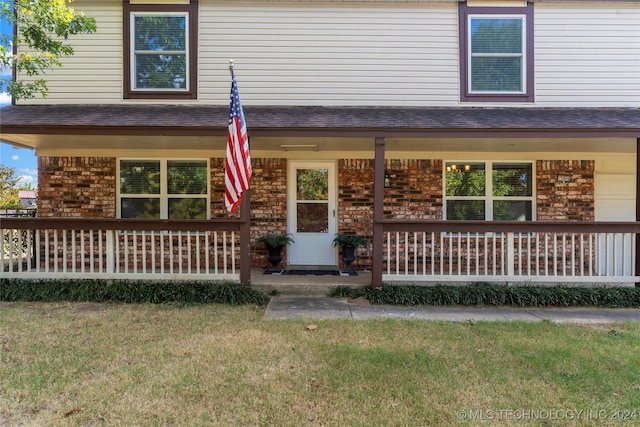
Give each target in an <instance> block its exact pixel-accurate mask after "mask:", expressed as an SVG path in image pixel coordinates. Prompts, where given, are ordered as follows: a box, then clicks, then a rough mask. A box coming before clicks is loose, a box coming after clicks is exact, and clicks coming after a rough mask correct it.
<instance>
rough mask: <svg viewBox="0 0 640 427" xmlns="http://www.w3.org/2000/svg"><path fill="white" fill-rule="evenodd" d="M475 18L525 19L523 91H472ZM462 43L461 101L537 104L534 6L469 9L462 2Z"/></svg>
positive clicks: (460, 28)
mask: <svg viewBox="0 0 640 427" xmlns="http://www.w3.org/2000/svg"><path fill="white" fill-rule="evenodd" d="M472 17H482V18H492V17H495V18H512V17H522V19H523V27H524V28H523V37H522V42H523V50H524V52H523V54H522V58H523V65H522V69H521V73H522V75H523V81H522V86H523V87H522V89H523V91H522V92H515V93H514V92H472V91H471V69H470V68H471V60H470V59H471V52H470V50H471V42H470V37H471V34H470V25H471V18H472ZM458 20H459V22H458V27H459V42H460V70H459V73H460V101H461V102H526V103H531V102H535V94H534V86H535V85H534V82H535V76H534V69H535V68H534V31H533V29H534V21H533V3H531V2H528V3H527V5H526V6H524V7H490V6H481V7H475V6H468V5H467V4H466V2H465V3H460V5H459V9H458Z"/></svg>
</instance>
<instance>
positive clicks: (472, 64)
mask: <svg viewBox="0 0 640 427" xmlns="http://www.w3.org/2000/svg"><path fill="white" fill-rule="evenodd" d="M459 19H460V24H459V25H460V64H461V70H460V78H461V81H460V88H461V93H460V99H461V101H468V102H474V101H477V102H533V101H534V95H533V83H534V81H533V5H532V4H531V3H529V4H528V5H527V6H526V7H469V6H467V5H466V4H461V5H460V17H459Z"/></svg>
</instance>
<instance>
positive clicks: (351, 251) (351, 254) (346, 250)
mask: <svg viewBox="0 0 640 427" xmlns="http://www.w3.org/2000/svg"><path fill="white" fill-rule="evenodd" d="M355 259H356V247H355V246H351V245H345V246H343V247H342V261H344V264H345V268H344V271H343V272H344V273H349V276H357V275H358V273H356V271H355V270H354V269H353V267H351V263H352V262H353V261H355Z"/></svg>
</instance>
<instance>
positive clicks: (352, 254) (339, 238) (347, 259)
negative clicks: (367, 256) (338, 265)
mask: <svg viewBox="0 0 640 427" xmlns="http://www.w3.org/2000/svg"><path fill="white" fill-rule="evenodd" d="M365 244H366V241H365V240H364V239H363V238H362V237H360V236H357V235H352V234H336V237H335V238H334V239H333V246H340V248H342V260H343V261H344V263H345V269H344V272H345V273H348V274H349V276H357V275H358V273H356V271H355V270H354V269H353V267H351V263H352V262H353V261H355V259H356V248H357V247H359V246H364V245H365Z"/></svg>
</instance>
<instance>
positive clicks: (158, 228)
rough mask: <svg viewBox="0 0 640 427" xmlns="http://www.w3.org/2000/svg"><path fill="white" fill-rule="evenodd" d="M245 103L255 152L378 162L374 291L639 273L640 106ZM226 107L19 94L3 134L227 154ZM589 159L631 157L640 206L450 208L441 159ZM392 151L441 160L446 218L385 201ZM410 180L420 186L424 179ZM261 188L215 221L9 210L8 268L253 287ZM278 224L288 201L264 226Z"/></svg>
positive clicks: (110, 152)
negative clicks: (482, 216)
mask: <svg viewBox="0 0 640 427" xmlns="http://www.w3.org/2000/svg"><path fill="white" fill-rule="evenodd" d="M245 114H246V118H247V122H248V126H249V135H250V136H251V152H252V157H253V158H254V159H256V158H258V159H283V162H282V163H286V162H288V161H292V160H298V161H300V160H309V159H322V160H333V161H339V159H365V160H367V162H370V163H367V165H369V164H370V165H372V166H373V171H371V172H370V173H369V172H368V171H367V173H368V175H367V179H369V177H370V181H366V185H367V187H368V186H370V187H371V188H372V191H371V198H370V200H371V203H369V202H368V201H367V202H366V203H365V204H364V205H363V207H362V208H361V211H362V210H367V214H366V218H364V219H361V218H356V220H357V221H356V220H354V221H353V223H357V224H359V225H360V226H362V228H366V229H368V230H371V231H370V234H368V235H367V243H368V244H367V246H366V247H365V248H360V249H359V252H358V255H359V256H366V257H367V258H368V259H370V261H368V265H369V266H370V268H367V270H368V271H367V273H366V274H367V275H368V274H370V276H364V277H370V280H369V283H370V284H371V285H372V286H374V287H380V286H382V285H383V284H384V283H399V282H402V283H407V282H413V283H424V282H438V283H446V282H472V281H486V282H499V283H538V282H544V283H573V284H594V283H600V284H602V283H623V284H627V285H629V284H634V283H638V282H640V272H639V269H640V262H638V258H639V256H640V255H639V254H640V250H638V239H637V235H638V232H640V225H639V224H640V223H638V219H639V218H640V207H639V203H638V201H639V200H640V197H639V196H638V188H640V185H638V174H637V171H638V170H640V167H639V165H640V160H639V159H640V156H639V154H638V153H640V150H639V149H638V146H639V145H640V114H638V110H637V109H625V108H620V109H612V108H603V109H596V108H586V109H571V108H468V107H466V108H398V107H387V108H376V107H353V108H349V107H340V108H329V107H282V108H275V107H253V108H250V107H247V108H245ZM226 117H227V109H226V107H210V106H176V105H154V106H144V105H118V106H77V105H74V106H69V105H66V106H12V107H8V108H5V109H3V122H2V124H0V130H1V131H2V133H3V139H5V140H6V141H8V142H11V143H13V144H15V145H18V146H25V147H31V148H35V149H36V150H37V154H38V156H42V157H59V158H60V157H62V156H84V157H90V156H102V157H103V158H114V156H124V157H128V158H131V157H140V158H144V156H150V155H151V154H149V153H153V156H162V157H165V158H167V157H186V158H194V157H198V158H200V157H204V158H209V159H223V158H224V146H225V138H226V130H227V129H226ZM177 141H179V144H177ZM603 153H605V155H603ZM594 158H598V159H600V158H603V159H605V161H606V162H610V163H612V164H614V165H613V166H612V169H615V168H616V167H617V165H615V163H616V162H617V161H618V160H619V159H622V160H624V162H625V164H626V166H625V170H624V173H625V175H626V176H631V177H633V178H634V179H635V182H634V184H635V189H632V190H631V192H632V193H633V194H632V195H631V198H633V199H634V200H632V202H633V203H634V204H635V209H632V210H635V215H634V214H633V213H632V214H631V215H629V214H628V210H627V212H625V216H624V219H620V220H618V219H617V218H616V220H608V219H606V218H605V220H602V219H599V218H598V215H595V220H579V219H578V220H574V221H566V220H554V221H547V220H542V221H541V220H539V219H537V218H535V217H534V218H533V220H532V221H460V220H456V221H450V220H446V219H444V218H446V216H444V215H443V213H442V209H443V207H442V198H443V196H442V193H443V192H444V189H443V188H442V181H441V180H442V174H443V173H444V171H443V170H441V169H443V168H442V166H443V159H450V160H451V161H454V160H456V159H462V160H468V159H471V160H474V159H500V160H503V161H513V160H518V161H521V160H529V161H533V160H538V161H546V160H548V159H553V160H555V159H570V160H582V159H594ZM393 159H439V160H438V161H439V163H438V164H437V165H436V166H433V165H432V166H430V167H432V170H433V171H435V172H434V173H435V174H436V175H437V174H440V178H438V179H440V181H437V180H436V181H437V182H439V184H438V185H439V188H436V191H439V192H440V196H439V198H440V200H439V201H436V203H435V204H434V205H436V206H438V207H437V209H440V213H439V214H436V215H435V217H436V219H431V218H429V216H428V215H424V211H421V207H420V206H417V207H416V211H417V212H418V214H416V215H415V216H411V215H403V216H398V215H395V207H394V206H395V205H394V204H393V203H388V200H387V199H388V196H389V191H391V190H393V189H391V190H390V189H388V188H386V185H385V177H386V175H387V170H386V168H387V167H388V164H389V161H390V160H393ZM630 159H631V160H630ZM629 162H631V164H629ZM114 163H115V161H114ZM216 164H217V163H216ZM212 165H213V162H212ZM366 167H369V166H366ZM363 170H364V169H360V170H358V171H356V172H354V173H353V174H352V175H355V174H359V173H361V172H362V171H363ZM215 173H216V174H217V172H215ZM282 173H284V172H282ZM615 173H616V171H615V170H614V172H613V174H614V175H615ZM212 175H214V172H213V171H212ZM115 176H116V174H115V173H114V174H113V182H114V184H112V185H114V186H115V185H116V184H115ZM345 179H349V178H345ZM554 179H555V176H554ZM212 181H213V178H212ZM263 183H264V182H263ZM281 183H283V184H285V185H286V180H283V181H281ZM399 185H400V184H398V186H399ZM403 185H404V184H403ZM412 185H420V179H419V178H418V179H416V180H415V181H414V184H412ZM438 185H436V187H437V186H438ZM551 185H553V183H552V184H551ZM254 188H255V189H257V188H258V187H254ZM48 191H50V192H51V189H48ZM211 191H212V192H213V191H214V189H213V188H212V189H211ZM367 191H368V190H367ZM112 193H113V196H109V197H113V200H112V199H111V198H106V199H105V200H107V202H108V203H109V204H110V205H115V204H117V203H116V200H115V193H116V192H115V190H113V191H112ZM253 196H254V195H252V194H251V192H249V194H247V196H245V198H244V199H243V205H242V206H241V208H240V215H239V216H226V215H224V214H223V213H221V212H213V208H212V209H211V210H212V212H211V215H210V216H211V219H208V220H133V219H117V218H113V217H110V218H79V217H78V216H77V215H76V214H75V213H74V215H75V217H73V218H70V217H63V216H60V215H61V214H60V213H54V215H57V216H56V217H55V218H53V217H51V218H44V217H43V218H21V219H18V218H16V219H6V220H5V219H3V220H2V225H1V228H2V233H3V242H4V244H3V247H2V260H3V277H7V278H10V277H22V278H72V277H73V278H84V277H86V278H89V277H93V278H104V279H141V280H144V279H157V280H229V281H234V282H238V283H242V284H244V285H252V284H254V283H256V282H257V281H258V280H257V278H256V274H255V272H256V270H255V269H254V270H252V268H251V266H252V261H251V259H252V252H255V246H252V236H253V237H255V235H256V233H257V231H258V230H257V229H258V228H260V232H263V229H262V227H263V226H262V225H257V226H256V225H255V224H256V223H257V224H265V223H267V222H268V221H266V220H265V218H256V217H255V209H254V207H255V205H254V204H252V200H253V201H254V202H255V200H256V199H255V198H253ZM262 197H263V198H268V197H269V194H268V193H266V194H262ZM86 200H90V197H87V198H86ZM283 200H284V204H286V197H284V199H283ZM629 200H631V199H629ZM606 203H607V202H606V200H605V202H604V204H605V205H606ZM212 204H213V203H212ZM111 209H112V212H114V213H115V209H113V208H111ZM252 209H253V210H252ZM339 209H340V208H339ZM611 209H613V210H615V209H616V208H615V206H612V208H611ZM261 210H262V211H263V212H264V211H266V210H265V209H261ZM338 215H340V211H339V213H338ZM432 216H433V215H432ZM614 216H615V215H614ZM267 220H270V219H269V218H267ZM283 221H286V212H285V217H284V218H278V219H277V220H276V221H275V222H271V223H269V227H273V226H274V225H273V224H274V223H275V224H276V226H279V225H278V224H281V223H282V222H283ZM252 222H253V223H254V226H253V227H252V225H251V224H252ZM283 227H284V226H283ZM342 228H343V227H341V231H342ZM252 229H253V230H252ZM252 233H253V234H252ZM254 255H255V253H254ZM254 267H255V265H254ZM369 272H370V273H369ZM274 279H275V278H274ZM289 280H291V279H289ZM345 280H346V279H345Z"/></svg>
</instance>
